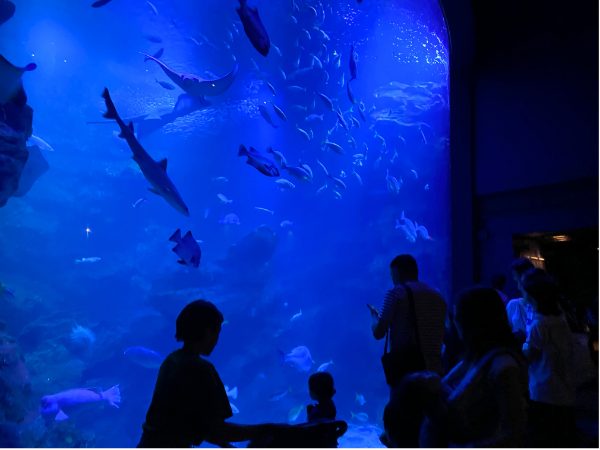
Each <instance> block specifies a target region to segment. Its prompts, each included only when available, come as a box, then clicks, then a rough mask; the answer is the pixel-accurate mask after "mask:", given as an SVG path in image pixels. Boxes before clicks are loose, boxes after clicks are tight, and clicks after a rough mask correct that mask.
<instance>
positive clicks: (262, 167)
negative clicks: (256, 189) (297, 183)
mask: <svg viewBox="0 0 600 450" xmlns="http://www.w3.org/2000/svg"><path fill="white" fill-rule="evenodd" d="M238 156H246V157H248V159H247V160H246V163H247V164H250V165H251V166H252V167H254V168H256V170H258V171H259V172H260V173H262V174H263V175H266V176H268V177H278V176H279V169H278V168H277V166H276V165H275V161H273V160H272V159H271V158H269V157H267V156H266V155H264V154H262V153H260V152H259V151H258V150H256V149H255V148H254V147H250V149H247V148H246V147H245V146H244V145H240V148H239V150H238Z"/></svg>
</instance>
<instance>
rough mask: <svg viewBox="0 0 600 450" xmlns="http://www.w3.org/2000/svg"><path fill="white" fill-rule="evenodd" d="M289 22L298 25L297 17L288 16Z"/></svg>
mask: <svg viewBox="0 0 600 450" xmlns="http://www.w3.org/2000/svg"><path fill="white" fill-rule="evenodd" d="M290 22H292V23H293V24H294V25H298V19H296V16H293V15H292V16H290Z"/></svg>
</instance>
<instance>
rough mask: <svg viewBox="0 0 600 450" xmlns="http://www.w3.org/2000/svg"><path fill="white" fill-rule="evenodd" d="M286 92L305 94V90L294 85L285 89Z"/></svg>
mask: <svg viewBox="0 0 600 450" xmlns="http://www.w3.org/2000/svg"><path fill="white" fill-rule="evenodd" d="M287 90H288V91H290V92H294V93H296V94H306V88H305V87H302V86H298V85H296V84H292V85H291V86H288V87H287Z"/></svg>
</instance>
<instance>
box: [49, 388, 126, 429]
mask: <svg viewBox="0 0 600 450" xmlns="http://www.w3.org/2000/svg"><path fill="white" fill-rule="evenodd" d="M101 402H107V403H108V404H109V405H111V406H114V407H115V408H118V407H119V403H121V392H120V390H119V386H118V385H116V386H113V387H111V388H110V389H107V390H106V391H104V392H97V391H93V390H92V389H69V390H68V391H63V392H59V393H58V394H53V395H45V396H43V397H42V399H41V401H40V413H42V415H45V416H54V420H56V421H63V420H67V419H68V418H69V416H68V415H67V414H66V413H65V411H67V412H70V411H71V410H72V409H75V408H77V407H78V406H80V405H84V404H86V403H101Z"/></svg>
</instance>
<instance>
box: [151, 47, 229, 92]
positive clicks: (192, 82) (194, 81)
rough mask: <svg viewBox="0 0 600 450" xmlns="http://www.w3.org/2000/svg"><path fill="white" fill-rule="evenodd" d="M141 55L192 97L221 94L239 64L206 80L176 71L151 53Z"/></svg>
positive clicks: (226, 87)
mask: <svg viewBox="0 0 600 450" xmlns="http://www.w3.org/2000/svg"><path fill="white" fill-rule="evenodd" d="M142 55H144V57H145V61H148V60H150V61H154V62H155V63H156V64H158V66H159V67H160V68H161V69H162V70H163V72H164V73H165V74H166V75H167V76H168V77H169V79H170V80H171V81H173V83H175V84H176V85H177V86H179V87H180V88H181V89H182V90H183V91H185V92H186V93H187V94H189V95H192V96H194V97H210V96H215V95H221V94H223V93H224V92H225V91H227V89H229V87H230V86H231V85H232V83H233V82H234V80H235V76H236V75H237V72H238V68H239V66H238V65H237V64H236V65H235V66H234V67H233V69H232V70H231V72H229V73H228V74H226V75H224V76H222V77H221V78H215V79H212V80H206V79H204V78H201V77H199V76H197V75H192V74H188V73H179V72H176V71H174V70H173V69H171V68H170V67H169V66H167V65H166V64H165V63H164V62H162V61H161V60H160V59H158V58H156V57H154V56H152V55H148V54H146V53H142Z"/></svg>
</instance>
